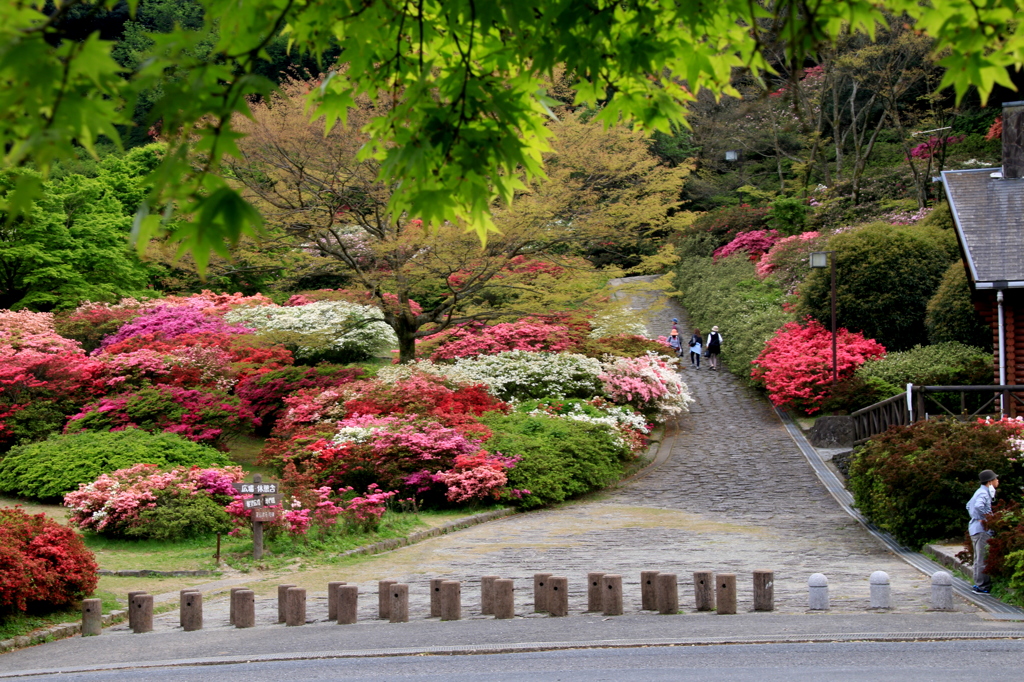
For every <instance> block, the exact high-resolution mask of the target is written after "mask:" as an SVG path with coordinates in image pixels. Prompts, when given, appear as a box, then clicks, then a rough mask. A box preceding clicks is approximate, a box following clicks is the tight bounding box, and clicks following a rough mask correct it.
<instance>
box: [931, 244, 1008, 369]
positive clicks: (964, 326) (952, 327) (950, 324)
mask: <svg viewBox="0 0 1024 682" xmlns="http://www.w3.org/2000/svg"><path fill="white" fill-rule="evenodd" d="M924 324H925V327H926V328H927V330H928V342H929V343H942V342H944V341H959V342H960V343H966V344H967V345H969V346H980V347H981V348H987V349H991V348H992V329H991V328H990V327H989V326H988V325H987V324H985V322H984V321H983V320H982V319H981V316H980V315H978V311H977V310H975V309H974V303H972V302H971V289H970V287H969V286H968V284H967V273H966V272H965V271H964V264H963V263H962V262H960V261H957V262H955V263H952V264H950V266H949V269H947V270H946V272H945V274H944V275H942V281H941V282H939V288H938V289H936V290H935V295H934V296H932V297H931V300H929V301H928V308H927V313H926V315H925V318H924Z"/></svg>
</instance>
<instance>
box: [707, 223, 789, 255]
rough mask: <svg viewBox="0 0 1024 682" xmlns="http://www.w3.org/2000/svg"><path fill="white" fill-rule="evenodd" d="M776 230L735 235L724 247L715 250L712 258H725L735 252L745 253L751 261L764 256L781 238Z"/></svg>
mask: <svg viewBox="0 0 1024 682" xmlns="http://www.w3.org/2000/svg"><path fill="white" fill-rule="evenodd" d="M781 236H782V235H780V234H779V233H778V231H777V230H753V231H751V232H744V233H742V234H738V235H736V237H735V238H734V239H733V240H732V241H730V242H729V243H728V244H726V245H725V246H721V247H719V248H717V249H715V254H714V258H715V260H718V259H719V258H726V257H728V256H731V255H732V254H734V253H736V252H737V251H746V252H747V254H749V255H750V259H751V260H757V259H758V258H759V257H760V256H762V255H764V254H765V253H766V252H767V251H768V250H769V249H770V248H772V245H774V244H775V242H777V241H778V240H779V237H781Z"/></svg>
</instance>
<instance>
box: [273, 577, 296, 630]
mask: <svg viewBox="0 0 1024 682" xmlns="http://www.w3.org/2000/svg"><path fill="white" fill-rule="evenodd" d="M292 587H295V585H278V586H277V622H278V623H283V622H285V621H286V620H287V619H286V618H285V614H286V612H287V610H288V606H287V604H288V590H289V589H290V588H292Z"/></svg>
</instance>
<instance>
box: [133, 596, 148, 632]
mask: <svg viewBox="0 0 1024 682" xmlns="http://www.w3.org/2000/svg"><path fill="white" fill-rule="evenodd" d="M131 610H132V611H134V612H135V622H134V623H133V625H132V632H134V633H136V634H139V633H142V632H152V631H153V595H151V594H137V595H135V597H134V598H133V599H132V603H131Z"/></svg>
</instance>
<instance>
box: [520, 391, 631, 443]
mask: <svg viewBox="0 0 1024 682" xmlns="http://www.w3.org/2000/svg"><path fill="white" fill-rule="evenodd" d="M516 411H517V412H525V413H526V414H531V415H543V416H548V417H557V418H559V419H571V420H572V421H578V422H583V423H585V424H597V425H600V426H603V427H605V428H607V429H608V430H609V432H610V433H612V434H613V436H614V438H615V439H616V441H617V443H618V444H619V445H621V446H623V447H626V448H629V451H630V452H633V453H638V452H640V451H641V450H643V449H644V448H645V447H646V446H647V434H649V433H650V432H651V428H650V426H649V425H648V424H647V419H646V418H645V417H644V416H643V415H642V414H639V413H638V412H636V410H634V409H633V408H632V407H630V406H629V405H613V404H612V403H609V402H608V401H607V400H605V399H603V398H593V399H591V400H580V399H572V400H552V399H548V400H527V401H525V402H522V403H519V404H518V405H517V406H516Z"/></svg>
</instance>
